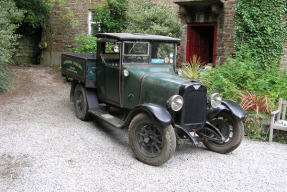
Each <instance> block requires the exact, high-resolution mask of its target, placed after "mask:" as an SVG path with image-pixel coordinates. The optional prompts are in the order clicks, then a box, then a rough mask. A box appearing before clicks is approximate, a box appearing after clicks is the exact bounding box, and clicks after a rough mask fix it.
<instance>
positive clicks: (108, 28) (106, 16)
mask: <svg viewBox="0 0 287 192" xmlns="http://www.w3.org/2000/svg"><path fill="white" fill-rule="evenodd" d="M126 6H127V0H107V3H106V4H101V5H99V7H98V8H96V9H95V12H94V14H93V18H94V21H96V22H98V23H100V26H101V32H103V33H119V32H122V30H123V29H124V28H125V25H126Z"/></svg>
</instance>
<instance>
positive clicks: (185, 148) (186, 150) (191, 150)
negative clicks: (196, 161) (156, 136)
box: [175, 140, 208, 156]
mask: <svg viewBox="0 0 287 192" xmlns="http://www.w3.org/2000/svg"><path fill="white" fill-rule="evenodd" d="M205 152H208V150H207V149H206V148H205V147H204V146H203V144H199V145H198V147H195V146H194V145H193V144H192V143H191V142H190V141H188V140H187V141H184V144H183V145H181V146H177V147H176V151H175V155H176V156H177V155H184V154H190V155H199V154H201V153H205Z"/></svg>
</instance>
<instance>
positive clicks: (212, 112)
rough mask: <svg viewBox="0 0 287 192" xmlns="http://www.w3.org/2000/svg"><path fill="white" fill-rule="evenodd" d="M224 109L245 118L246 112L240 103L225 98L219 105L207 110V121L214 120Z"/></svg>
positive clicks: (238, 117) (237, 116)
mask: <svg viewBox="0 0 287 192" xmlns="http://www.w3.org/2000/svg"><path fill="white" fill-rule="evenodd" d="M222 111H227V112H229V113H231V114H232V115H234V116H235V117H236V118H237V119H239V120H243V119H244V118H245V112H244V110H243V109H242V108H241V107H240V106H239V105H238V104H236V103H235V102H233V101H231V100H223V101H222V103H221V105H220V106H219V107H217V108H212V109H208V110H207V121H210V120H212V119H213V118H214V117H216V116H217V115H218V114H219V113H220V112H222Z"/></svg>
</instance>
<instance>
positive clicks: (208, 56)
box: [186, 25, 216, 63]
mask: <svg viewBox="0 0 287 192" xmlns="http://www.w3.org/2000/svg"><path fill="white" fill-rule="evenodd" d="M215 28H216V27H215V25H211V26H210V25H208V26H204V25H203V26H201V25H189V26H188V29H189V30H188V37H187V38H188V39H187V53H186V60H187V61H189V58H190V57H191V58H192V57H193V56H194V55H196V56H197V57H200V60H201V62H202V63H214V62H215V53H216V52H215V48H216V46H215V43H216V41H215V39H216V31H215Z"/></svg>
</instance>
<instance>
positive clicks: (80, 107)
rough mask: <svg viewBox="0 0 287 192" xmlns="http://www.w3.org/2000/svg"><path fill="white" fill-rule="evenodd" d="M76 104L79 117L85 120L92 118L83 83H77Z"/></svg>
mask: <svg viewBox="0 0 287 192" xmlns="http://www.w3.org/2000/svg"><path fill="white" fill-rule="evenodd" d="M74 106H75V112H76V116H77V118H79V119H81V120H83V121H86V120H88V119H89V118H90V114H89V112H88V110H89V107H88V102H87V96H86V91H85V89H84V87H83V86H82V85H81V84H77V86H76V88H75V91H74Z"/></svg>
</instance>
